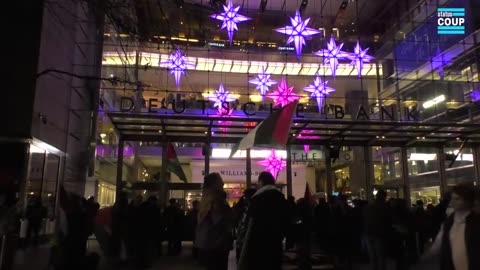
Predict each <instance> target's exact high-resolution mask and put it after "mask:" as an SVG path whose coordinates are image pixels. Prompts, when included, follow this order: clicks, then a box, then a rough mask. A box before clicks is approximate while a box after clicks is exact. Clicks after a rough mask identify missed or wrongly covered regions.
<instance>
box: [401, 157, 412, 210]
mask: <svg viewBox="0 0 480 270" xmlns="http://www.w3.org/2000/svg"><path fill="white" fill-rule="evenodd" d="M400 164H401V169H402V174H401V179H402V187H403V197H404V199H405V201H406V204H407V206H409V207H410V206H411V205H412V200H411V196H410V177H409V175H408V156H407V147H402V148H401V149H400Z"/></svg>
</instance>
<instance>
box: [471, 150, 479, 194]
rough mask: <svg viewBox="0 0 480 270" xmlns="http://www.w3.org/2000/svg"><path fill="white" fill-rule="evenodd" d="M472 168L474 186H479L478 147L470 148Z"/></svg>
mask: <svg viewBox="0 0 480 270" xmlns="http://www.w3.org/2000/svg"><path fill="white" fill-rule="evenodd" d="M472 153H473V168H474V169H475V182H474V184H475V186H478V185H480V149H479V147H478V145H473V146H472Z"/></svg>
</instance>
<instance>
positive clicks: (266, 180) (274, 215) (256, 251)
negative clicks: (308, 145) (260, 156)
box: [239, 172, 288, 270]
mask: <svg viewBox="0 0 480 270" xmlns="http://www.w3.org/2000/svg"><path fill="white" fill-rule="evenodd" d="M248 216H249V220H250V221H249V228H248V229H247V236H246V239H245V243H244V247H243V250H242V254H241V256H240V261H239V269H249V270H256V269H259V270H260V269H269V270H280V269H281V268H282V254H283V246H282V240H283V237H284V235H285V229H286V226H287V224H288V206H287V200H286V199H285V196H284V195H283V193H282V192H280V190H278V189H277V188H276V187H275V178H274V177H273V175H272V174H271V173H269V172H262V173H260V175H259V177H258V184H257V191H256V192H255V194H254V195H253V197H252V199H251V202H250V206H249V208H248Z"/></svg>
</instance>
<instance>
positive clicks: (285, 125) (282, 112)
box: [230, 101, 298, 158]
mask: <svg viewBox="0 0 480 270" xmlns="http://www.w3.org/2000/svg"><path fill="white" fill-rule="evenodd" d="M297 103H298V101H294V102H290V103H288V104H287V105H285V106H284V107H282V108H280V109H278V110H276V111H274V112H273V113H272V114H271V115H270V116H268V117H267V118H265V120H263V121H262V122H260V124H258V125H257V126H256V127H255V128H254V129H253V130H251V131H250V132H249V133H248V134H247V135H246V136H245V137H244V138H243V139H242V140H241V141H240V143H238V144H236V145H235V146H234V147H233V148H232V152H230V158H231V157H232V156H233V155H235V153H236V152H237V151H238V150H246V149H250V148H252V147H254V146H258V147H271V148H284V147H285V146H286V145H287V140H288V135H289V133H290V125H291V124H292V119H293V113H294V112H295V110H296V109H297Z"/></svg>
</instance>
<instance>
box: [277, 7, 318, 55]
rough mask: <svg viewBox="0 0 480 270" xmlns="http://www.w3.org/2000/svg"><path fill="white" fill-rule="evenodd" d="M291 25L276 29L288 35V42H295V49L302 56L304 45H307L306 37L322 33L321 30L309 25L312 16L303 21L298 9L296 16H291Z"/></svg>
mask: <svg viewBox="0 0 480 270" xmlns="http://www.w3.org/2000/svg"><path fill="white" fill-rule="evenodd" d="M290 22H291V24H292V25H291V26H290V25H287V26H285V27H282V28H277V29H275V31H277V32H279V33H282V34H284V35H288V36H289V37H288V40H287V44H290V43H292V42H293V43H294V44H295V51H296V52H297V57H300V55H301V54H302V48H303V45H305V38H306V37H309V36H313V35H316V34H320V31H318V30H315V29H313V28H310V27H307V24H308V23H309V22H310V18H308V19H306V20H305V21H302V17H301V16H300V12H299V11H298V10H297V11H296V12H295V17H293V18H292V17H290Z"/></svg>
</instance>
